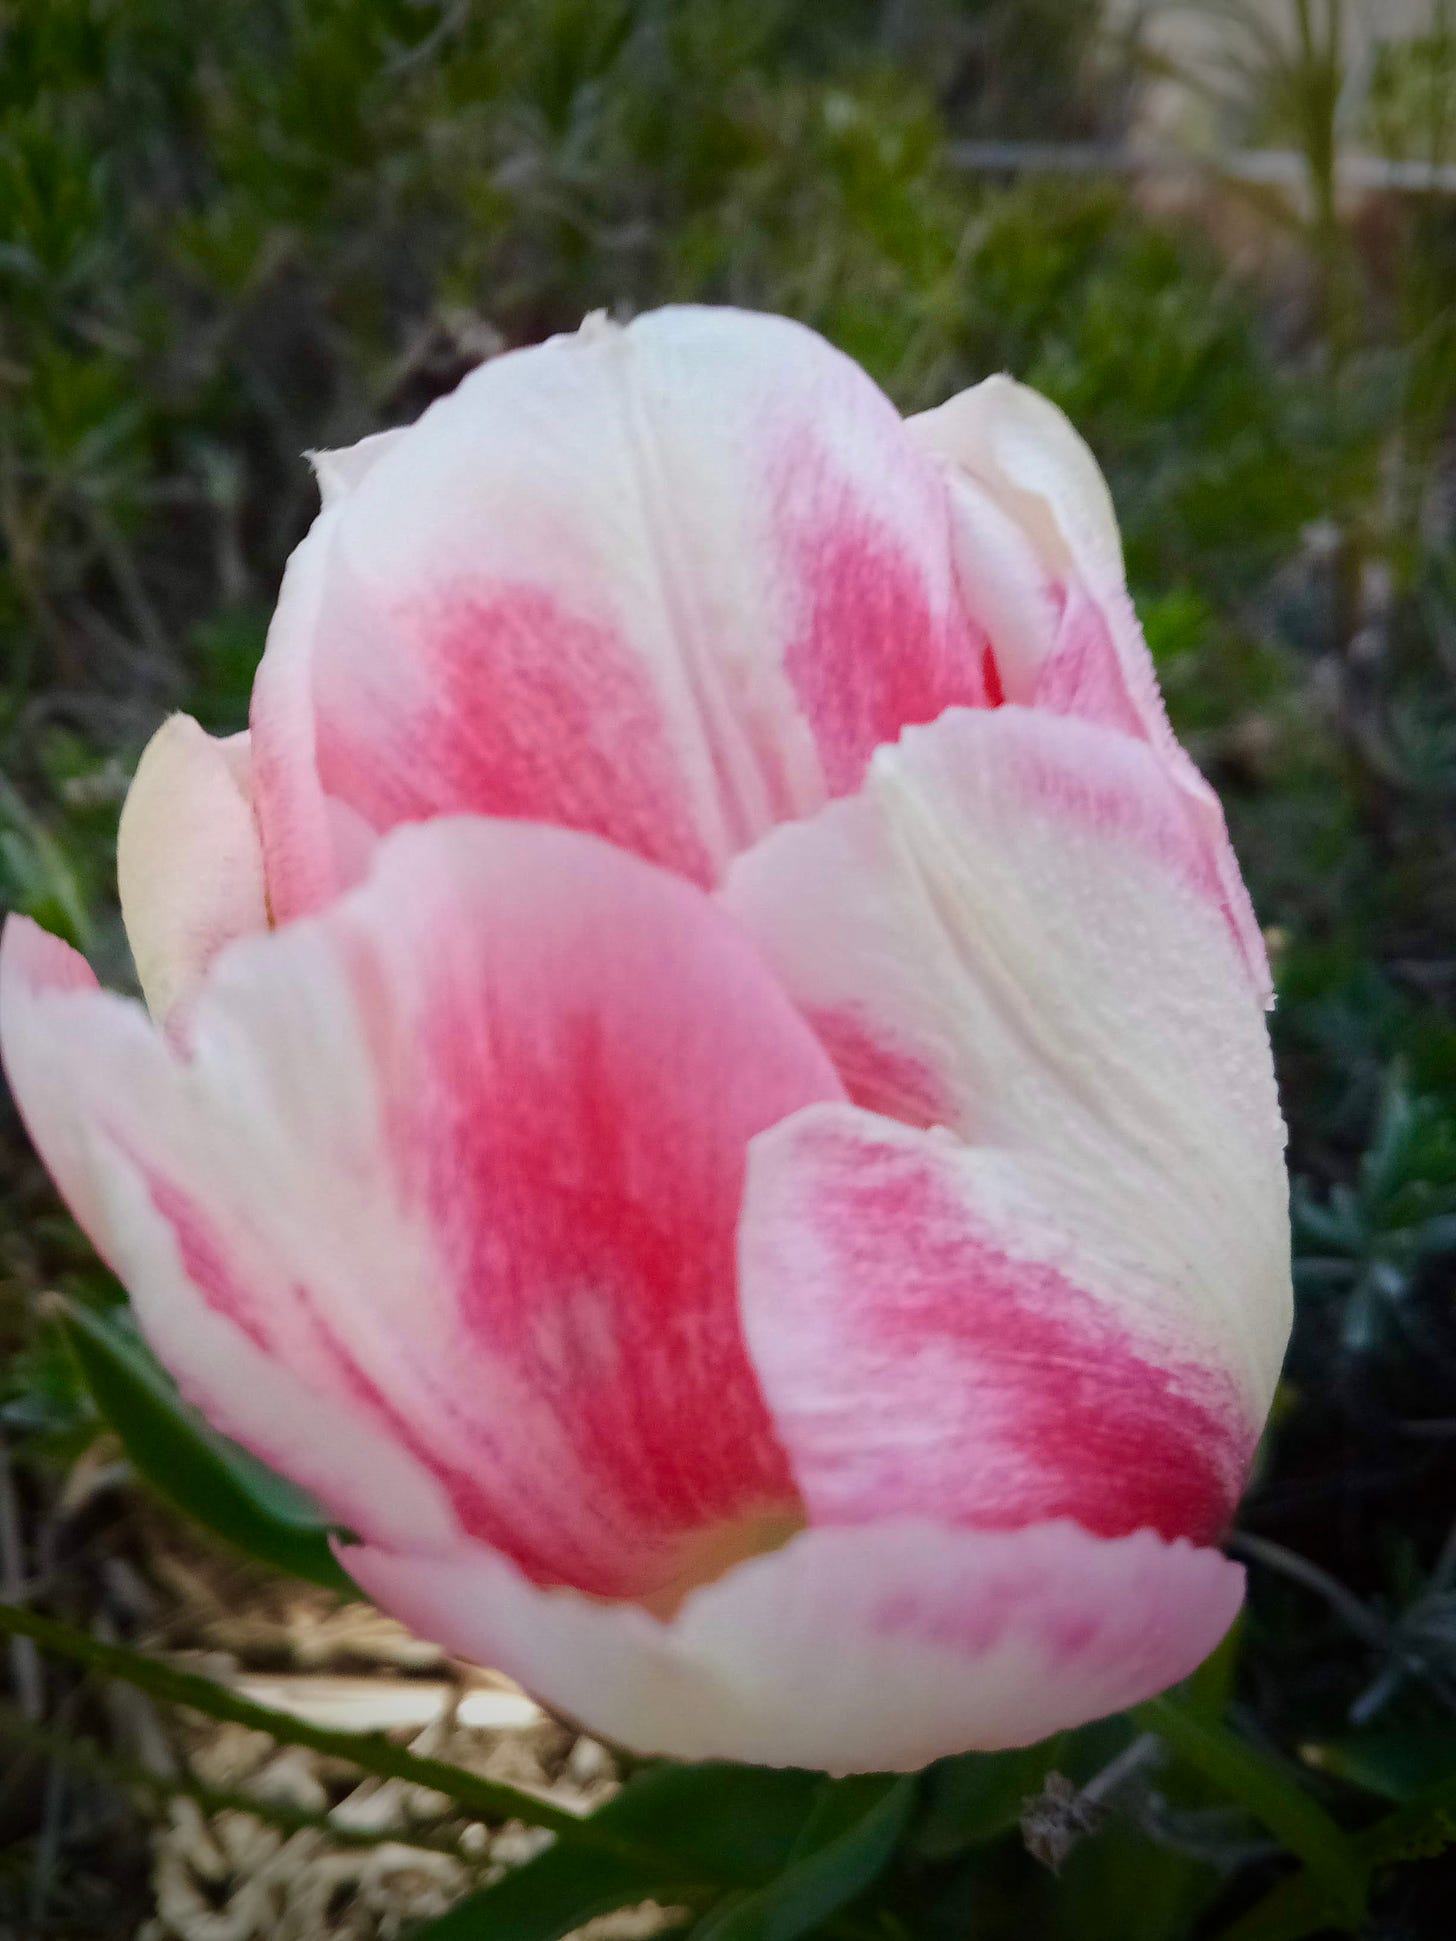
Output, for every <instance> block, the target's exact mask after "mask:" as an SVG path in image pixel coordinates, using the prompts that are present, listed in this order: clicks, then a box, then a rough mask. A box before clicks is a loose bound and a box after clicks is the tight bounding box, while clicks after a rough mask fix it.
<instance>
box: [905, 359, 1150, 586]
mask: <svg viewBox="0 0 1456 1941" xmlns="http://www.w3.org/2000/svg"><path fill="white" fill-rule="evenodd" d="M908 422H909V427H910V430H911V432H912V434H913V435H914V436H915V437H916V438H917V439H918V440H919V441H920V443H921V444H922V445H923V446H924V447H925V448H926V450H927V451H933V452H935V453H936V454H938V455H939V456H940V457H941V458H943V459H945V460H947V461H949V463H950V464H951V465H952V466H953V467H954V468H955V469H956V470H958V471H960V472H963V473H964V474H965V475H966V476H967V477H968V478H970V479H973V480H975V481H976V482H977V483H978V484H979V485H980V486H981V487H982V488H983V489H984V490H985V491H986V492H988V493H989V494H990V495H991V496H992V497H993V498H994V499H995V500H996V501H997V502H998V503H999V504H1001V505H1002V506H1003V507H1004V508H1005V510H1006V512H1007V514H1008V515H1009V516H1010V517H1011V518H1012V519H1013V520H1014V521H1015V522H1016V524H1017V525H1019V526H1020V527H1021V528H1022V529H1023V531H1025V532H1026V534H1027V536H1028V537H1029V538H1030V540H1031V542H1032V544H1033V546H1034V547H1035V549H1036V551H1037V552H1038V554H1039V555H1040V556H1041V558H1042V559H1043V561H1044V562H1045V564H1046V566H1047V567H1048V569H1049V570H1050V571H1051V572H1052V573H1054V574H1056V575H1057V576H1058V577H1059V578H1060V579H1061V580H1062V581H1063V583H1065V582H1066V581H1068V580H1069V579H1071V578H1072V577H1074V576H1075V577H1077V578H1080V579H1084V580H1086V581H1087V582H1088V583H1089V584H1090V585H1092V586H1095V587H1102V586H1105V585H1108V584H1115V583H1120V582H1121V580H1122V577H1123V566H1122V540H1121V537H1120V535H1119V533H1118V529H1117V513H1116V510H1115V508H1114V506H1113V503H1112V494H1111V493H1110V492H1109V491H1108V489H1107V481H1106V479H1104V478H1103V476H1102V468H1101V467H1100V466H1099V465H1098V463H1097V460H1096V459H1095V458H1094V457H1093V456H1092V453H1091V450H1090V449H1089V447H1088V445H1087V442H1086V440H1085V439H1084V438H1083V437H1082V436H1081V434H1080V433H1079V432H1078V431H1077V430H1076V428H1075V427H1074V426H1073V424H1072V421H1071V419H1070V418H1068V417H1067V415H1066V413H1065V412H1064V411H1062V410H1060V409H1059V408H1058V406H1056V405H1055V404H1053V403H1052V401H1051V399H1050V398H1047V397H1043V395H1042V394H1041V392H1040V391H1034V390H1032V388H1031V386H1030V385H1027V384H1018V383H1017V382H1016V380H1015V378H1012V377H1007V376H1006V375H1005V374H1004V373H997V374H996V375H995V376H993V377H988V378H986V379H985V380H984V381H983V382H982V383H980V384H976V385H972V387H971V388H970V389H969V390H967V391H962V392H960V393H959V395H958V396H956V397H954V398H951V399H949V400H948V401H947V402H946V403H945V404H942V405H938V406H937V407H936V408H935V409H934V410H933V411H922V412H921V413H919V415H918V416H916V417H913V418H911V419H910V420H909V421H908Z"/></svg>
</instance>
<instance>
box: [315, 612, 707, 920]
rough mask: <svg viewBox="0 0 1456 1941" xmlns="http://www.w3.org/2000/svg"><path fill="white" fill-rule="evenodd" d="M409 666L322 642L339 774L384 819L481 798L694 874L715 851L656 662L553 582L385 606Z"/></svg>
mask: <svg viewBox="0 0 1456 1941" xmlns="http://www.w3.org/2000/svg"><path fill="white" fill-rule="evenodd" d="M380 624H382V625H384V626H387V627H388V628H389V630H390V631H391V632H393V633H395V634H397V635H398V637H399V639H400V640H401V641H408V642H410V643H411V658H410V661H409V678H408V681H407V682H405V683H401V682H400V681H399V679H398V675H397V673H392V674H390V676H389V679H388V681H387V683H385V684H384V685H381V686H380V687H379V688H378V689H377V690H376V689H374V688H371V685H370V679H369V672H368V668H367V667H362V668H361V667H360V666H358V665H357V664H356V661H355V658H354V657H352V656H351V657H348V658H345V657H343V656H341V655H340V653H339V652H338V650H337V649H336V648H335V647H334V646H333V644H332V641H331V640H330V641H326V642H325V643H323V644H322V645H321V647H320V649H319V651H318V655H317V671H316V676H315V681H316V698H317V707H318V728H317V738H318V768H319V776H320V779H321V781H322V783H323V786H324V789H325V790H326V791H327V792H328V793H329V794H330V795H332V796H335V797H336V798H337V799H339V800H340V801H342V802H346V803H348V804H349V805H350V807H351V808H353V809H354V810H355V811H357V812H358V813H359V814H361V815H362V816H363V817H364V819H365V820H366V821H367V822H368V823H370V824H372V826H373V827H374V828H375V830H377V831H379V832H380V833H383V832H384V831H386V830H388V829H390V828H392V827H394V826H395V825H396V824H397V823H401V822H414V821H422V820H425V819H426V818H428V817H430V816H436V815H449V814H453V813H457V812H468V813H472V814H476V815H492V816H505V817H511V818H517V819H520V820H525V821H535V820H539V821H549V822H554V823H558V824H560V825H561V826H563V827H566V828H572V829H580V830H584V831H586V832H588V833H590V834H594V835H599V836H603V837H605V838H606V839H607V841H609V842H613V843H616V844H617V845H618V846H619V847H620V848H623V849H629V850H632V851H633V852H634V853H636V854H638V855H641V856H645V857H647V858H648V859H649V860H651V861H654V862H658V863H661V864H663V865H664V866H665V867H667V868H669V869H674V870H677V871H678V872H679V873H680V874H682V875H685V876H689V877H691V878H692V879H693V880H694V881H695V882H699V883H708V882H710V881H711V880H712V876H713V865H712V861H711V859H710V857H709V855H708V852H707V850H706V848H705V847H704V844H703V841H702V837H701V835H700V834H699V831H698V828H697V824H696V821H695V818H694V812H693V805H692V802H691V799H690V796H689V792H688V786H687V783H686V781H685V779H684V777H683V775H682V772H681V769H680V766H679V764H678V762H677V759H676V757H675V755H674V753H673V751H672V750H671V748H670V747H669V744H668V741H667V736H666V731H665V726H664V722H663V717H662V712H661V702H660V699H659V697H658V696H657V695H656V694H655V693H654V692H653V689H652V685H651V682H650V679H649V677H648V674H647V670H646V668H645V666H644V665H643V663H642V662H641V660H640V659H639V658H638V657H637V656H635V655H634V653H633V651H632V649H631V648H630V646H628V645H627V644H626V643H624V642H623V641H622V640H620V639H619V638H618V637H617V636H616V635H615V634H614V633H613V631H612V630H611V629H610V628H609V627H607V626H605V625H603V624H601V623H599V622H597V621H593V620H588V619H584V618H581V617H580V616H578V615H575V614H572V613H571V612H570V611H568V610H567V609H566V608H565V607H564V606H563V605H562V604H561V603H560V601H559V600H557V599H556V598H555V597H554V596H553V595H552V594H551V593H550V592H549V591H547V590H546V589H544V588H539V587H532V586H512V585H510V584H508V583H503V584H501V585H498V586H496V587H493V588H490V589H489V590H484V591H477V592H466V593H460V594H455V593H452V592H451V591H450V590H448V589H431V591H430V593H429V594H428V595H423V594H421V595H418V596H415V597H414V599H413V601H412V603H411V604H410V605H409V606H407V607H403V608H399V609H396V610H394V611H392V612H391V613H389V614H387V615H384V616H381V620H380Z"/></svg>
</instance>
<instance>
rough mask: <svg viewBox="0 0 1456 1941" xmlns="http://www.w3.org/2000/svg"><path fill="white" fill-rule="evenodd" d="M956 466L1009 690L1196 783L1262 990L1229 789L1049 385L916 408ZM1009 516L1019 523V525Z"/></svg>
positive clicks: (958, 547)
mask: <svg viewBox="0 0 1456 1941" xmlns="http://www.w3.org/2000/svg"><path fill="white" fill-rule="evenodd" d="M909 429H910V431H911V433H912V435H913V436H914V437H915V438H916V439H917V440H918V441H919V442H920V444H921V445H922V446H923V448H924V449H925V450H926V451H928V452H931V453H933V454H935V455H936V456H937V457H938V458H939V459H940V461H941V463H942V464H943V465H944V466H945V468H946V471H947V475H948V487H949V497H950V505H951V511H952V523H953V530H954V534H955V538H954V545H955V551H956V556H957V565H958V571H959V574H960V582H961V590H962V597H963V599H964V600H965V603H966V606H967V609H968V612H969V614H970V615H971V617H972V620H973V622H974V623H975V624H977V625H980V626H982V627H983V628H985V629H986V631H987V632H988V634H989V637H990V641H991V647H992V652H993V655H994V658H995V662H996V666H997V670H998V673H999V675H1000V680H1001V689H1002V692H1003V693H1004V695H1005V698H1006V699H1007V700H1009V701H1020V702H1025V703H1026V704H1027V705H1028V706H1033V707H1039V708H1045V709H1048V710H1049V711H1052V712H1055V713H1067V714H1076V715H1080V716H1082V717H1084V718H1086V719H1088V720H1093V721H1099V722H1101V723H1102V724H1103V725H1104V726H1107V727H1113V728H1117V729H1119V730H1120V731H1121V732H1123V733H1125V734H1132V735H1137V736H1140V737H1142V738H1143V739H1145V740H1146V741H1148V742H1149V744H1150V745H1151V746H1152V747H1153V748H1155V749H1156V750H1157V752H1158V754H1159V756H1160V757H1161V758H1162V759H1163V761H1164V762H1165V763H1166V764H1167V766H1168V770H1169V772H1170V774H1171V775H1172V776H1173V777H1174V779H1175V780H1176V781H1177V782H1178V785H1179V787H1180V788H1181V789H1182V791H1183V793H1184V795H1185V797H1186V804H1185V812H1186V814H1187V815H1188V818H1189V821H1190V824H1191V826H1192V827H1193V829H1194V831H1195V833H1196V834H1197V836H1198V838H1199V840H1200V842H1202V843H1203V845H1204V846H1205V847H1206V848H1207V850H1208V854H1209V860H1210V867H1211V868H1213V870H1214V871H1215V872H1216V874H1217V875H1218V878H1219V882H1220V893H1221V895H1222V896H1223V899H1224V902H1225V906H1226V909H1227V912H1228V918H1229V922H1230V924H1231V925H1232V927H1233V928H1234V930H1235V932H1236V934H1237V935H1238V937H1239V941H1240V947H1241V949H1242V950H1243V952H1244V955H1245V958H1246V960H1247V963H1248V967H1249V974H1250V976H1251V977H1252V979H1253V980H1254V983H1255V986H1256V988H1257V989H1258V991H1259V993H1260V996H1261V998H1262V1000H1263V1001H1264V1002H1265V1003H1266V1004H1267V1003H1269V1002H1271V1001H1272V983H1271V980H1270V976H1269V964H1268V958H1267V955H1266V953H1265V950H1264V944H1263V938H1262V936H1261V934H1260V931H1259V926H1258V922H1257V920H1256V918H1255V915H1254V911H1253V906H1252V905H1251V903H1250V902H1249V897H1248V892H1247V890H1246V889H1245V888H1244V884H1243V880H1242V878H1241V876H1240V874H1239V869H1238V863H1237V861H1236V859H1235V857H1234V855H1233V851H1232V849H1231V847H1230V844H1229V840H1228V833H1227V830H1226V828H1225V826H1224V819H1223V811H1222V809H1221V808H1220V806H1219V803H1218V798H1217V797H1216V795H1215V794H1214V792H1213V790H1212V789H1211V788H1210V787H1209V785H1208V783H1207V782H1206V781H1205V780H1204V778H1203V777H1202V775H1200V773H1199V772H1198V769H1197V768H1196V767H1195V766H1194V764H1193V762H1192V761H1191V760H1190V759H1189V758H1188V756H1187V754H1186V753H1185V752H1184V750H1183V748H1182V747H1181V746H1180V744H1179V742H1178V740H1177V738H1176V736H1175V735H1174V733H1173V730H1172V728H1171V726H1170V725H1169V722H1168V716H1167V711H1166V709H1165V708H1164V706H1163V699H1162V694H1161V692H1160V691H1159V687H1158V677H1157V673H1156V671H1155V669H1154V667H1153V661H1152V656H1151V655H1150V654H1149V652H1148V648H1147V642H1146V641H1145V640H1144V638H1143V632H1142V628H1141V626H1140V625H1139V623H1138V617H1137V614H1136V611H1135V610H1134V608H1133V604H1132V601H1131V599H1130V598H1129V596H1128V592H1127V583H1126V577H1125V573H1124V569H1123V559H1122V542H1121V539H1120V537H1119V534H1118V529H1117V515H1116V512H1115V510H1114V508H1113V503H1112V496H1111V494H1110V492H1109V491H1108V489H1107V482H1106V480H1105V479H1104V478H1103V476H1102V472H1101V469H1100V467H1099V466H1098V464H1097V461H1096V459H1095V458H1094V457H1093V455H1092V453H1091V451H1090V450H1089V448H1088V446H1087V444H1086V442H1085V441H1084V440H1083V439H1082V437H1081V436H1080V435H1079V434H1078V432H1077V431H1076V430H1075V429H1074V427H1073V426H1072V424H1071V421H1070V420H1069V419H1068V418H1067V417H1066V415H1065V414H1064V413H1063V412H1062V411H1060V410H1059V409H1058V408H1057V406H1056V405H1054V404H1053V403H1052V402H1051V400H1050V399H1049V398H1045V397H1043V396H1042V395H1041V394H1040V393H1039V392H1037V391H1033V390H1032V389H1030V387H1029V386H1027V385H1024V384H1018V383H1016V382H1015V381H1014V380H1013V379H1012V378H1009V377H1005V376H995V377H990V378H987V379H986V380H985V381H984V383H981V384H978V385H975V386H973V387H972V388H971V389H970V390H968V391H963V392H962V393H961V394H960V395H959V396H958V397H955V398H952V399H951V400H950V401H949V402H948V403H946V404H943V405H940V406H939V407H938V408H937V409H935V410H934V411H927V412H923V413H922V414H921V415H920V416H918V417H916V418H912V419H911V420H909ZM1008 528H1009V530H1008Z"/></svg>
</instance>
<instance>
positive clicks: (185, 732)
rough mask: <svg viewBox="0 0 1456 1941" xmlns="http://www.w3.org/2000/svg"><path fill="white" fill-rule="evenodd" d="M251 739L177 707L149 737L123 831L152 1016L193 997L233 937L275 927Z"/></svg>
mask: <svg viewBox="0 0 1456 1941" xmlns="http://www.w3.org/2000/svg"><path fill="white" fill-rule="evenodd" d="M250 798H251V780H250V763H249V753H248V737H247V736H246V735H234V736H233V737H232V738H231V739H230V740H228V741H215V740H214V739H213V738H212V736H211V735H208V734H204V732H203V731H202V729H201V728H199V727H198V725H197V723H196V722H195V721H194V720H193V719H192V718H191V716H190V715H185V714H174V715H173V716H171V718H170V719H169V720H167V721H165V722H164V723H163V724H162V726H161V727H160V728H159V729H158V730H157V732H156V734H154V735H153V736H152V739H151V740H150V741H149V742H148V743H147V746H146V749H145V751H144V753H143V755H142V758H141V761H140V762H139V763H138V765H137V772H136V775H135V777H134V779H133V781H132V785H131V788H130V790H129V791H128V793H127V798H126V803H125V805H124V807H123V809H122V812H121V826H120V829H119V831H118V833H117V855H116V873H117V884H118V888H119V889H120V892H121V914H122V920H123V922H124V923H125V925H126V933H127V936H128V938H129V940H130V942H131V948H132V955H133V956H134V957H135V959H136V967H137V977H138V978H139V980H140V982H141V987H142V990H143V992H144V993H145V996H146V1000H147V1003H148V1005H149V1007H150V1008H151V1012H152V1016H153V1017H154V1018H157V1019H159V1020H160V1019H163V1018H165V1017H167V1015H168V1014H169V1013H170V1012H171V1011H172V1010H173V1008H174V1007H175V1006H176V1005H177V1004H179V1003H180V1002H181V1001H182V1000H183V999H185V998H186V997H187V995H188V994H189V992H190V991H191V990H192V989H193V987H194V986H195V985H196V984H197V982H198V981H199V979H200V978H201V976H202V974H203V972H204V971H205V970H206V969H207V967H208V965H209V964H210V963H211V962H212V960H213V958H214V957H215V956H216V955H217V953H218V951H219V950H221V949H222V948H223V946H224V945H225V944H229V943H231V942H232V941H233V939H234V938H235V937H243V936H247V935H248V934H249V932H251V931H255V930H265V929H266V928H267V927H268V906H267V900H266V896H265V893H264V887H263V854H262V849H261V847H260V845H259V841H258V831H257V828H256V826H255V824H254V822H253V811H252V806H251V799H250Z"/></svg>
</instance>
